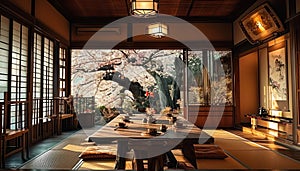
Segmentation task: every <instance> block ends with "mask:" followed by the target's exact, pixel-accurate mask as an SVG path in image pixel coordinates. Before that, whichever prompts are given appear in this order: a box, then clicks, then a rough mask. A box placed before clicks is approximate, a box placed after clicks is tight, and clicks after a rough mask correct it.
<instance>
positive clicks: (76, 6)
mask: <svg viewBox="0 0 300 171" xmlns="http://www.w3.org/2000/svg"><path fill="white" fill-rule="evenodd" d="M48 1H49V2H50V3H51V4H52V5H53V6H54V7H55V8H56V9H58V10H59V11H60V12H61V13H62V14H63V15H64V16H65V17H66V18H67V19H69V21H70V22H71V23H72V22H73V23H74V22H76V21H77V22H78V21H82V20H85V21H89V20H90V21H92V19H95V18H102V19H116V18H122V17H126V16H128V15H130V14H129V11H130V0H48ZM255 1H256V0H160V1H159V13H161V14H168V15H172V16H176V17H180V18H183V19H185V20H191V19H197V20H205V21H209V20H213V21H216V20H226V21H233V20H234V19H235V18H236V17H238V16H239V15H240V14H241V13H242V12H243V11H244V10H246V9H247V8H248V7H250V6H251V5H252V4H253V3H255Z"/></svg>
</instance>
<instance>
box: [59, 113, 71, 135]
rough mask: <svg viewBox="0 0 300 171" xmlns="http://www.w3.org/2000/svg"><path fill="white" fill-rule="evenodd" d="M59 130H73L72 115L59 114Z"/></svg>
mask: <svg viewBox="0 0 300 171" xmlns="http://www.w3.org/2000/svg"><path fill="white" fill-rule="evenodd" d="M58 123H59V126H58V127H59V128H60V130H61V131H63V130H72V129H73V128H74V114H71V113H63V114H59V122H58Z"/></svg>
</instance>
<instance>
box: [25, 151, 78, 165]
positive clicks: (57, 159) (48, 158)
mask: <svg viewBox="0 0 300 171" xmlns="http://www.w3.org/2000/svg"><path fill="white" fill-rule="evenodd" d="M79 154H80V153H78V152H72V151H67V150H49V151H47V152H45V153H44V154H42V155H40V156H38V157H37V158H35V159H34V160H31V161H29V162H28V163H26V164H25V165H24V166H23V167H21V168H20V169H42V170H47V169H51V170H52V169H59V170H70V169H71V168H73V167H74V166H75V165H76V163H77V162H78V161H79V158H78V155H79Z"/></svg>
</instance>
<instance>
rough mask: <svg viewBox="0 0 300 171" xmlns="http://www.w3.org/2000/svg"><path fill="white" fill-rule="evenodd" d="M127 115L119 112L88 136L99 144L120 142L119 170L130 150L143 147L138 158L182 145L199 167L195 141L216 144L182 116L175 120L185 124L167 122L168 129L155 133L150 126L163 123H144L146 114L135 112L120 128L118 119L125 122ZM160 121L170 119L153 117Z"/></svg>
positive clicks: (156, 154)
mask: <svg viewBox="0 0 300 171" xmlns="http://www.w3.org/2000/svg"><path fill="white" fill-rule="evenodd" d="M123 117H124V115H119V116H118V117H116V118H114V119H113V120H112V121H111V122H109V123H108V124H106V125H105V126H103V127H102V128H101V129H99V130H98V131H96V132H95V133H94V134H92V135H91V136H89V141H94V142H96V143H97V144H107V143H110V142H113V141H117V143H118V155H117V162H116V169H124V168H125V158H124V156H125V155H126V152H128V151H129V150H131V149H133V150H137V151H139V150H141V149H143V150H141V151H142V153H141V154H140V156H137V157H138V159H143V158H151V157H156V156H159V155H162V154H164V153H166V152H168V151H170V150H172V149H174V148H181V149H182V152H183V154H184V157H186V158H187V159H188V160H189V161H190V162H191V164H193V165H194V166H195V167H197V163H196V158H195V156H194V149H193V144H197V143H213V141H214V139H213V137H211V136H210V135H208V134H206V133H205V132H203V131H201V129H199V128H198V127H196V126H195V125H194V124H192V123H190V122H188V121H187V120H186V119H184V118H183V117H181V116H178V117H177V118H178V119H177V121H176V122H182V123H183V126H181V127H175V126H174V125H173V124H166V125H167V127H168V129H167V131H166V132H159V131H158V134H157V135H156V136H151V135H148V134H146V130H147V129H148V128H157V129H159V128H160V126H161V125H162V124H152V123H151V124H147V123H143V121H142V120H143V118H145V117H146V115H145V114H135V115H133V116H130V119H129V121H130V122H129V123H128V122H127V123H126V127H125V128H118V127H117V125H118V123H119V122H123ZM153 117H154V118H155V119H156V123H158V122H166V121H167V122H168V121H169V119H170V118H168V117H166V116H162V115H160V114H157V115H154V116H153Z"/></svg>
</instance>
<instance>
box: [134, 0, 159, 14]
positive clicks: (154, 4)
mask: <svg viewBox="0 0 300 171" xmlns="http://www.w3.org/2000/svg"><path fill="white" fill-rule="evenodd" d="M157 13H158V0H131V14H132V15H133V16H137V17H150V16H154V15H156V14H157Z"/></svg>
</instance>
